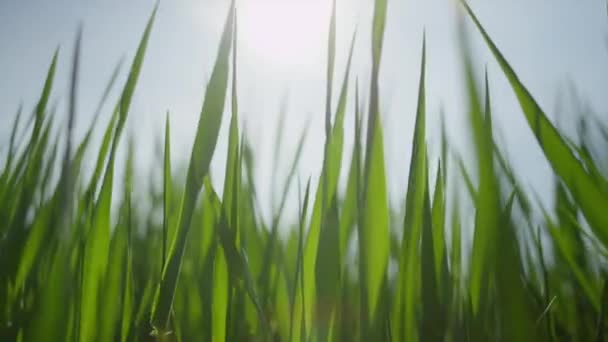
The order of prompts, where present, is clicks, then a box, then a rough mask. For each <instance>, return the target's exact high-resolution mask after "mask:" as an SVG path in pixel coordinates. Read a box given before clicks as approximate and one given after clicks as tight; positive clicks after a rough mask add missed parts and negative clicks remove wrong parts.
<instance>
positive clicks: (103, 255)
mask: <svg viewBox="0 0 608 342" xmlns="http://www.w3.org/2000/svg"><path fill="white" fill-rule="evenodd" d="M155 15H156V7H155V8H154V10H153V12H152V15H151V16H150V19H149V21H148V24H147V26H146V29H145V31H144V33H143V36H142V39H141V41H140V43H139V47H138V49H137V53H136V54H135V57H134V59H133V64H132V67H131V70H130V72H129V76H128V78H127V82H126V84H125V87H124V89H123V92H122V95H121V101H120V103H121V106H120V109H119V117H118V123H117V127H116V130H115V132H114V136H113V141H112V148H111V151H110V155H109V160H108V164H107V166H106V173H105V175H104V178H103V183H102V186H101V190H100V194H99V197H98V199H97V202H96V204H95V208H94V211H93V221H92V225H91V230H90V231H89V232H88V236H87V239H86V244H85V257H84V274H83V294H82V298H83V302H82V309H81V318H80V333H79V338H80V340H81V341H90V340H91V339H93V337H94V336H97V322H96V321H97V316H98V310H99V303H98V291H99V287H100V285H101V280H102V279H103V277H104V275H105V272H106V267H107V262H108V253H109V247H110V209H111V205H112V204H111V203H112V188H113V183H114V158H115V154H116V149H117V146H118V142H119V138H120V132H121V129H122V127H123V126H124V123H125V121H126V119H127V114H128V109H129V104H130V103H131V97H132V95H133V92H134V90H135V85H136V84H137V79H138V78H139V73H140V70H141V66H142V63H143V59H144V55H145V53H146V47H147V44H148V39H149V36H150V31H151V29H152V24H153V23H154V18H155Z"/></svg>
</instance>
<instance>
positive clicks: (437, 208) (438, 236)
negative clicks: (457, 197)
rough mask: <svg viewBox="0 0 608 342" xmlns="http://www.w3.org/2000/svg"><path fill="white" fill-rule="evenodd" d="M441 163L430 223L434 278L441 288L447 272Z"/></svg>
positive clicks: (443, 181)
mask: <svg viewBox="0 0 608 342" xmlns="http://www.w3.org/2000/svg"><path fill="white" fill-rule="evenodd" d="M443 175H444V173H443V170H442V168H441V163H439V165H438V167H437V176H436V177H435V193H434V195H433V203H432V209H431V210H432V221H433V252H434V254H435V258H434V259H435V277H436V279H437V283H438V285H439V286H441V283H442V282H443V281H446V280H447V279H444V278H443V276H444V275H445V273H446V272H447V270H446V269H445V267H446V265H447V259H446V256H445V245H446V244H445V177H444V176H443Z"/></svg>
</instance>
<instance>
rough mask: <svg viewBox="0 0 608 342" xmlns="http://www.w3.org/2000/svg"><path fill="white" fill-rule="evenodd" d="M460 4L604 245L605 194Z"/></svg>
mask: <svg viewBox="0 0 608 342" xmlns="http://www.w3.org/2000/svg"><path fill="white" fill-rule="evenodd" d="M463 4H464V6H465V8H466V10H467V12H468V13H469V16H470V17H471V19H472V20H473V22H474V23H475V25H476V26H477V28H478V29H479V31H480V33H481V34H482V36H483V38H484V40H485V42H486V44H487V45H488V47H489V48H490V50H491V51H492V54H493V55H494V57H495V58H496V61H497V62H498V64H499V65H500V67H501V68H502V70H503V73H504V74H505V76H506V77H507V79H508V80H509V83H510V84H511V88H512V89H513V91H514V92H515V95H516V96H517V99H518V101H519V104H520V106H521V109H522V111H523V113H524V115H525V118H526V120H527V121H528V125H529V126H530V128H531V129H532V131H533V132H534V135H535V136H536V139H537V140H538V142H539V144H540V147H541V148H542V150H543V152H544V154H545V157H546V158H547V160H548V161H549V163H550V164H551V166H552V167H553V170H554V171H555V172H556V173H557V174H558V175H559V176H560V177H561V178H562V179H563V181H564V183H565V184H566V185H567V186H568V188H569V189H570V191H571V192H572V195H573V196H574V197H575V199H576V201H577V202H578V203H580V206H581V210H582V212H583V214H584V215H585V217H586V219H587V220H588V221H589V224H590V226H591V228H592V229H593V231H594V233H595V234H597V236H598V237H599V238H600V240H602V242H603V243H604V244H605V245H608V216H607V215H605V213H604V209H605V208H608V194H606V193H605V192H602V191H601V189H600V188H598V187H597V186H595V184H594V182H593V180H592V179H591V177H589V175H588V174H587V172H586V171H585V169H584V168H583V166H582V165H581V163H580V161H578V160H577V159H576V157H575V156H574V154H573V152H572V150H571V149H570V148H569V147H568V145H567V144H566V142H565V141H564V139H563V138H562V136H561V135H560V133H559V132H558V131H557V130H556V129H555V127H554V126H553V124H551V122H550V121H549V119H548V118H547V116H546V115H545V113H544V112H543V110H542V109H541V108H540V106H539V105H538V103H537V102H536V101H535V100H534V98H533V97H532V95H531V94H530V92H529V91H528V89H527V88H526V87H525V86H524V85H523V84H522V83H521V81H520V80H519V78H518V77H517V74H516V73H515V71H514V70H513V69H512V68H511V66H510V65H509V63H508V62H507V60H506V59H505V58H504V57H503V55H502V53H501V52H500V51H499V50H498V48H497V47H496V45H495V44H494V42H493V41H492V40H491V39H490V37H489V36H488V34H487V33H486V31H485V30H484V28H483V27H482V26H481V23H480V22H479V20H478V19H477V17H476V16H475V14H474V13H473V11H472V10H471V8H470V7H469V6H468V5H467V4H466V3H465V2H463Z"/></svg>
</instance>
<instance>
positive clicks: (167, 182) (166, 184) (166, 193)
mask: <svg viewBox="0 0 608 342" xmlns="http://www.w3.org/2000/svg"><path fill="white" fill-rule="evenodd" d="M164 156H165V160H164V167H163V245H162V248H163V249H162V264H161V267H162V266H163V265H165V263H166V262H167V246H168V242H169V241H172V240H169V238H170V236H169V230H170V229H169V218H170V216H171V213H170V211H169V210H170V203H169V201H170V200H171V127H170V123H169V113H167V118H166V121H165V153H164ZM171 237H172V236H171ZM161 276H162V268H161Z"/></svg>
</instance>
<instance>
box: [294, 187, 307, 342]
mask: <svg viewBox="0 0 608 342" xmlns="http://www.w3.org/2000/svg"><path fill="white" fill-rule="evenodd" d="M298 189H299V188H298ZM309 195H310V179H309V180H308V182H307V183H306V191H305V193H304V202H303V204H301V205H300V208H299V222H298V223H299V224H298V251H297V257H296V265H295V269H296V271H295V276H294V283H293V284H294V285H293V287H294V289H293V292H292V293H293V295H292V297H291V316H290V323H289V341H305V340H306V324H307V323H306V300H305V298H304V294H305V292H304V289H305V287H304V280H305V279H304V275H303V272H304V263H303V259H304V226H305V224H306V216H307V213H308V199H309ZM298 197H299V198H301V196H300V193H298ZM308 324H310V323H308Z"/></svg>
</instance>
